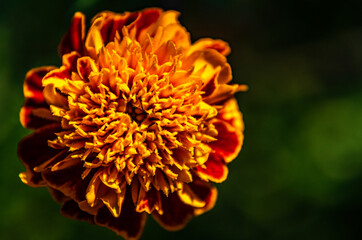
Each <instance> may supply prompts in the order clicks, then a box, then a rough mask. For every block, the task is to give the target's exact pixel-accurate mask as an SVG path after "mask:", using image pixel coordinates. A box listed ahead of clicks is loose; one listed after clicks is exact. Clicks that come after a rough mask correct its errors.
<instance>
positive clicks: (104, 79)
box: [50, 35, 217, 194]
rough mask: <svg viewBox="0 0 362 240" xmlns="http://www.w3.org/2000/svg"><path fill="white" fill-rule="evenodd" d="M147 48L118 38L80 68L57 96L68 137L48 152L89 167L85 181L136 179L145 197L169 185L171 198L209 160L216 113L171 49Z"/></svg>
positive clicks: (82, 61) (197, 81) (63, 134)
mask: <svg viewBox="0 0 362 240" xmlns="http://www.w3.org/2000/svg"><path fill="white" fill-rule="evenodd" d="M142 46H143V47H141V45H140V44H139V43H138V42H137V41H135V40H133V39H131V38H129V37H128V36H127V35H125V36H124V37H123V39H122V41H121V40H120V37H119V35H117V36H116V38H115V41H114V42H110V43H109V44H107V46H106V47H104V48H102V49H101V51H100V54H99V55H98V56H97V58H95V59H94V58H91V57H88V56H87V57H81V58H79V59H78V60H77V71H76V72H75V71H74V72H72V75H71V79H65V82H64V85H63V86H62V87H60V88H59V89H58V90H60V91H61V93H62V94H63V95H65V96H66V97H67V106H66V107H64V108H57V107H54V106H52V111H53V114H54V115H56V116H59V117H61V118H62V126H63V129H64V131H63V132H60V133H58V134H57V136H58V137H57V139H56V140H54V141H50V145H51V146H52V147H55V148H59V147H62V148H69V151H70V152H71V154H70V156H71V157H72V158H75V159H76V158H79V159H80V160H81V161H83V162H84V167H85V168H86V170H85V172H84V173H83V177H85V176H86V175H87V174H88V173H89V172H90V171H91V170H92V169H95V168H97V169H102V170H104V169H108V170H109V171H114V172H115V174H116V175H117V176H118V177H122V178H124V179H125V180H126V182H127V183H128V184H131V182H132V179H133V178H134V177H135V176H137V178H138V180H139V181H140V182H141V183H142V185H143V186H144V187H145V189H146V190H148V189H149V188H150V186H151V185H153V186H154V187H155V188H156V189H158V188H160V187H161V185H162V186H164V185H165V184H161V183H160V181H166V182H167V183H168V184H167V186H168V187H167V189H163V190H164V192H165V193H166V194H168V192H169V191H171V192H173V191H175V190H176V189H179V184H180V183H184V182H186V183H187V182H191V181H192V177H193V176H192V169H194V168H195V167H197V166H203V164H204V163H205V161H206V160H207V159H208V155H209V153H210V152H211V149H210V147H209V146H208V145H207V143H208V142H210V141H214V140H215V137H216V136H217V131H216V129H215V127H214V125H213V124H212V119H213V118H214V117H215V116H216V114H217V110H216V109H215V108H214V107H212V106H210V105H208V104H206V103H205V102H203V101H202V93H203V92H202V91H201V88H202V79H201V77H200V76H198V75H197V74H192V69H183V66H182V63H181V61H180V59H181V58H182V51H181V50H180V49H176V47H175V45H174V44H173V43H172V42H167V43H163V44H162V45H159V46H158V45H157V42H155V41H153V39H152V38H149V42H148V44H147V43H146V44H142ZM158 190H159V189H158Z"/></svg>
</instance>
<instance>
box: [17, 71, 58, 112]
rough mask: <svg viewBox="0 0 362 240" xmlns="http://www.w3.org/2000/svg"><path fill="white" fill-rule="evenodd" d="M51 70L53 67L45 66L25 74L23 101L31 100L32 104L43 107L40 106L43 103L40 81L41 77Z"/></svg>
mask: <svg viewBox="0 0 362 240" xmlns="http://www.w3.org/2000/svg"><path fill="white" fill-rule="evenodd" d="M53 69H55V67H52V66H47V67H39V68H33V69H32V70H30V71H29V72H27V74H26V75H25V81H24V88H23V90H24V97H25V99H31V100H32V102H34V103H38V104H40V105H41V106H43V105H42V104H43V103H44V97H43V94H42V91H43V86H42V80H43V77H44V76H45V75H46V74H47V73H48V72H50V71H51V70H53Z"/></svg>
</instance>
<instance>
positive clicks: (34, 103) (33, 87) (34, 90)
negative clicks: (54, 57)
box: [20, 66, 57, 129]
mask: <svg viewBox="0 0 362 240" xmlns="http://www.w3.org/2000/svg"><path fill="white" fill-rule="evenodd" d="M53 69H54V67H52V66H48V67H39V68H34V69H32V70H30V71H29V72H28V73H27V74H26V76H25V81H24V88H23V89H24V97H25V103H24V106H23V107H22V108H21V110H20V122H21V124H22V125H23V127H25V128H31V129H37V128H40V127H42V126H44V125H47V124H50V123H54V121H57V119H54V118H52V117H51V114H50V112H49V110H48V109H49V106H48V104H47V103H46V102H45V100H44V96H43V87H42V79H43V77H44V76H45V75H46V74H47V73H48V72H49V71H51V70H53ZM38 108H42V109H43V110H45V111H42V112H41V113H39V112H38V114H36V113H34V110H35V109H38ZM46 110H48V112H46Z"/></svg>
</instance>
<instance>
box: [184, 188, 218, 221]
mask: <svg viewBox="0 0 362 240" xmlns="http://www.w3.org/2000/svg"><path fill="white" fill-rule="evenodd" d="M190 188H191V189H192V191H193V192H194V193H195V194H196V195H197V196H198V197H199V198H200V199H202V200H203V201H204V202H205V205H204V206H203V207H201V208H195V210H194V213H195V215H200V214H203V213H204V212H207V211H209V210H211V209H212V208H213V207H214V206H215V202H216V199H217V189H216V187H215V186H213V185H212V184H211V183H207V182H204V181H194V182H192V183H191V184H190Z"/></svg>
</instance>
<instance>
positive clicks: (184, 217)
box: [152, 193, 194, 231]
mask: <svg viewBox="0 0 362 240" xmlns="http://www.w3.org/2000/svg"><path fill="white" fill-rule="evenodd" d="M161 201H162V209H163V214H162V215H160V214H159V213H157V212H154V213H153V214H152V216H153V218H154V219H155V220H156V221H157V222H158V223H159V224H160V225H161V226H162V227H163V228H165V229H167V230H169V231H177V230H180V229H182V228H184V227H185V225H186V224H187V222H188V221H189V220H190V219H191V218H192V217H193V214H194V208H193V207H191V206H189V205H186V204H184V203H183V202H182V201H181V200H180V198H179V197H178V195H177V193H172V194H169V196H168V197H166V196H165V195H162V196H161Z"/></svg>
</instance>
